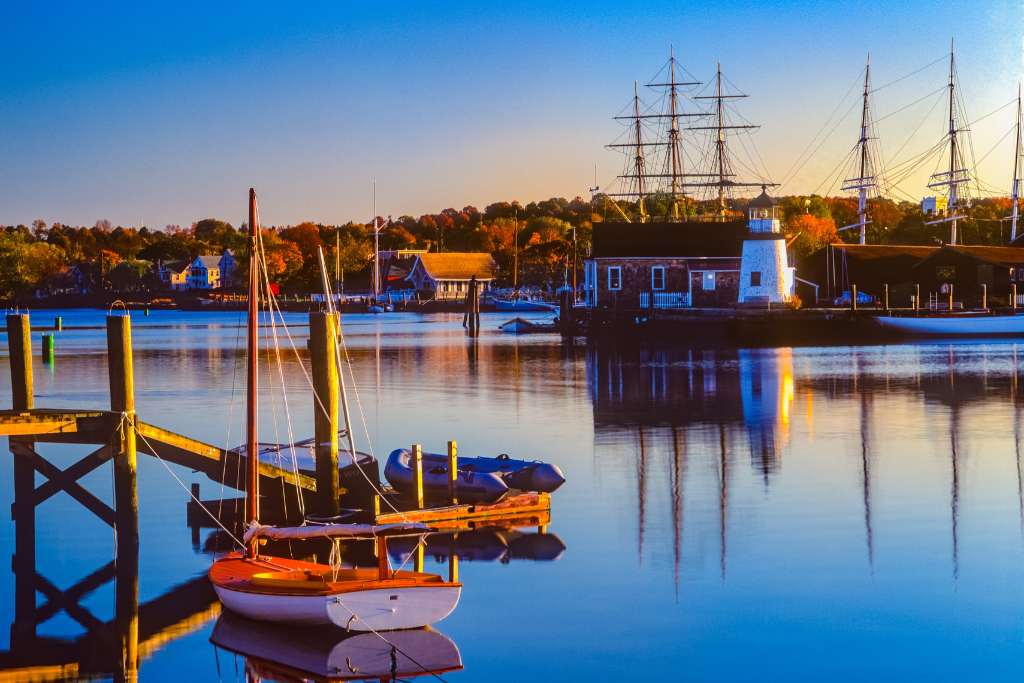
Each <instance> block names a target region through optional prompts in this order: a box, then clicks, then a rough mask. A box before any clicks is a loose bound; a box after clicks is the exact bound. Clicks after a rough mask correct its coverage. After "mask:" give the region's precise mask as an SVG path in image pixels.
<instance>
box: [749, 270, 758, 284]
mask: <svg viewBox="0 0 1024 683" xmlns="http://www.w3.org/2000/svg"><path fill="white" fill-rule="evenodd" d="M750 286H751V287H760V286H761V271H759V270H752V271H750Z"/></svg>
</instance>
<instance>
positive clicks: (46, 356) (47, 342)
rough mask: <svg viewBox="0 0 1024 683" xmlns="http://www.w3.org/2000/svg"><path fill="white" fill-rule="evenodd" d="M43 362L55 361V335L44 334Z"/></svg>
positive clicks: (50, 362)
mask: <svg viewBox="0 0 1024 683" xmlns="http://www.w3.org/2000/svg"><path fill="white" fill-rule="evenodd" d="M43 362H44V363H48V364H52V363H53V335H52V334H44V335H43Z"/></svg>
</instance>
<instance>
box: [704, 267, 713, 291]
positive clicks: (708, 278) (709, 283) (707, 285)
mask: <svg viewBox="0 0 1024 683" xmlns="http://www.w3.org/2000/svg"><path fill="white" fill-rule="evenodd" d="M701 287H702V288H703V289H704V291H705V292H713V291H715V273H714V271H712V272H705V273H704V277H702V278H701Z"/></svg>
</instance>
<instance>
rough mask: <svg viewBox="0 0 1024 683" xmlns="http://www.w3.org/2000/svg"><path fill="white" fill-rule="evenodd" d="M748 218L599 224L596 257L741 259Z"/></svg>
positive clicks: (596, 232)
mask: <svg viewBox="0 0 1024 683" xmlns="http://www.w3.org/2000/svg"><path fill="white" fill-rule="evenodd" d="M746 236H747V222H746V221H728V222H725V223H705V222H697V221H688V222H685V223H595V224H594V236H593V249H592V251H591V254H592V255H593V257H594V258H615V257H623V256H625V257H629V256H632V257H642V256H721V257H730V258H739V256H740V253H741V252H742V250H743V239H744V237H746Z"/></svg>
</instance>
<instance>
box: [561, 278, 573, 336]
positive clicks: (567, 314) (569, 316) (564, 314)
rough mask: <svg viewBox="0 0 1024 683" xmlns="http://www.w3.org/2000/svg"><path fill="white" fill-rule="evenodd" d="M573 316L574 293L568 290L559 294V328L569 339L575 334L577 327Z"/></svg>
mask: <svg viewBox="0 0 1024 683" xmlns="http://www.w3.org/2000/svg"><path fill="white" fill-rule="evenodd" d="M573 314H574V311H573V307H572V292H570V291H569V290H568V289H563V290H562V291H561V292H559V294H558V326H559V328H560V330H561V332H562V336H563V337H569V336H572V334H573V328H574V326H575V321H574V320H573Z"/></svg>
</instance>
